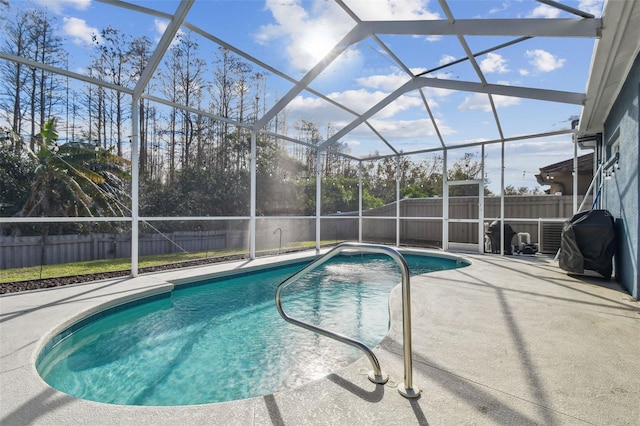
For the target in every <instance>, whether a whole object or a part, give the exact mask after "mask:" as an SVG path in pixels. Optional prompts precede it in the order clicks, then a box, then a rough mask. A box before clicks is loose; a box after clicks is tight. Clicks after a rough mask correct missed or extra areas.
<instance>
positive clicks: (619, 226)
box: [603, 55, 640, 299]
mask: <svg viewBox="0 0 640 426" xmlns="http://www.w3.org/2000/svg"><path fill="white" fill-rule="evenodd" d="M639 103H640V55H638V56H637V57H636V58H635V61H634V64H633V67H632V69H631V71H630V72H629V74H628V76H627V79H626V81H625V83H624V86H623V88H622V90H621V92H620V94H619V96H618V98H617V99H616V102H615V103H614V105H613V107H612V109H611V112H610V113H609V116H608V117H607V120H606V122H605V125H604V138H603V140H604V143H605V145H606V146H605V149H604V152H606V153H607V154H608V155H607V158H609V157H610V155H611V144H612V143H613V142H614V140H616V139H617V140H619V142H620V145H619V152H620V160H619V164H620V168H619V169H615V175H614V176H612V178H611V179H610V180H606V181H605V186H604V198H603V203H604V205H603V207H604V208H605V209H607V210H609V212H611V214H612V215H613V216H614V217H615V218H616V231H617V238H618V247H617V253H616V278H617V279H618V280H619V281H620V282H621V284H622V285H623V286H624V287H625V288H626V289H627V290H628V291H629V293H631V294H632V295H633V297H635V298H636V299H638V298H639V296H640V289H639V285H638V277H639V274H638V238H639V237H640V229H639V225H638V210H640V204H639V202H638V193H639V185H638V184H639V178H638V164H640V163H639V161H640V154H639V152H638V147H639V146H640V109H639Z"/></svg>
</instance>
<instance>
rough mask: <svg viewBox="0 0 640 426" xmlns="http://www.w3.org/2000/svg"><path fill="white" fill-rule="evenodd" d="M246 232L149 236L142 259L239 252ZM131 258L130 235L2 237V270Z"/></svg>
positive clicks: (142, 241) (144, 237)
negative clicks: (180, 254) (226, 250)
mask: <svg viewBox="0 0 640 426" xmlns="http://www.w3.org/2000/svg"><path fill="white" fill-rule="evenodd" d="M244 234H245V233H244V232H243V231H180V232H171V233H166V234H163V235H161V234H145V235H141V236H140V238H139V240H138V245H139V250H138V252H139V255H140V256H148V255H157V254H169V253H179V252H182V251H183V249H184V251H187V252H193V251H206V250H212V251H213V250H221V249H235V248H239V247H244V246H245V243H244V241H245V235H244ZM126 257H131V236H130V235H128V234H88V235H50V236H47V237H46V238H45V237H42V236H35V237H0V269H10V268H20V267H26V266H34V265H54V264H59V263H69V262H83V261H90V260H97V259H116V258H126Z"/></svg>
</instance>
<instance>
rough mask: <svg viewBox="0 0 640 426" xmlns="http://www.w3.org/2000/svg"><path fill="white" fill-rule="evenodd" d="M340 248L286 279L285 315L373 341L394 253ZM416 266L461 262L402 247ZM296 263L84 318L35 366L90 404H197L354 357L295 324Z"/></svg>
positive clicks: (270, 386) (383, 320)
mask: <svg viewBox="0 0 640 426" xmlns="http://www.w3.org/2000/svg"><path fill="white" fill-rule="evenodd" d="M366 257H367V261H366V263H363V261H362V256H361V255H358V256H339V257H336V258H334V259H332V260H331V261H329V262H328V263H326V264H325V265H323V267H321V268H319V269H317V270H315V271H314V272H312V273H311V274H310V275H308V276H307V277H305V278H303V279H301V280H300V281H298V282H296V283H294V284H292V285H291V286H289V287H287V288H286V289H285V291H284V293H283V297H282V300H283V307H284V309H285V311H287V313H289V314H290V315H293V316H295V317H298V318H300V319H302V320H304V321H307V322H311V323H313V324H317V325H320V326H321V327H325V328H328V329H331V330H333V331H337V332H340V333H342V334H345V335H347V336H350V337H353V338H356V339H358V340H360V341H362V342H364V343H365V344H367V345H368V346H370V347H373V346H375V345H377V344H378V343H379V342H380V341H381V340H382V338H383V337H384V336H385V335H386V333H387V331H388V324H389V314H388V295H389V291H390V290H391V288H393V287H394V286H395V285H397V284H398V283H399V282H400V270H399V268H398V266H397V265H396V264H395V263H394V262H393V260H391V259H390V258H387V257H383V256H377V255H366ZM405 259H406V260H407V263H408V265H409V268H410V270H411V274H412V275H416V274H422V273H425V272H430V271H434V270H443V269H453V268H456V267H460V266H465V264H460V263H456V261H455V260H450V259H444V258H437V257H427V256H418V255H405ZM303 265H304V264H296V265H290V266H284V267H278V268H271V269H266V270H262V271H258V272H251V273H243V274H240V275H236V276H231V277H224V278H220V279H213V280H210V281H207V282H206V283H202V282H199V283H194V284H192V285H184V286H180V287H176V289H175V290H174V291H172V292H171V293H167V294H166V295H164V296H162V295H161V296H156V297H153V298H150V299H148V300H144V301H143V302H137V303H134V304H128V305H121V306H119V307H117V308H112V309H110V310H108V311H106V312H102V313H101V314H99V315H95V316H93V317H90V318H87V319H86V320H84V321H83V322H81V323H80V324H77V325H76V326H75V327H73V328H72V329H70V330H67V331H65V332H63V333H61V334H59V335H58V336H56V338H54V339H52V341H51V342H50V343H49V344H48V345H47V346H46V347H45V350H43V352H42V353H41V354H40V356H39V359H38V362H37V369H38V372H39V373H40V375H41V377H42V378H43V379H44V380H45V381H46V382H47V383H48V384H49V385H51V386H52V387H54V388H56V389H58V390H60V391H62V392H65V393H68V394H70V395H73V396H76V397H78V398H84V399H88V400H93V401H100V402H106V403H112V404H127V405H190V404H203V403H210V402H221V401H229V400H235V399H243V398H249V397H254V396H260V395H267V394H270V393H273V392H275V391H277V390H281V389H285V388H292V387H296V386H300V385H302V384H304V383H307V382H310V381H312V380H315V379H318V378H320V377H323V376H325V375H327V374H329V373H330V372H332V371H335V370H336V369H338V368H340V367H343V366H345V365H347V364H350V363H352V362H353V361H355V360H356V359H358V358H359V357H361V356H362V352H360V351H358V350H356V349H354V348H352V347H350V346H347V345H344V344H340V343H338V342H336V341H334V340H332V339H329V338H326V337H322V336H318V335H317V334H315V333H311V332H309V331H307V330H303V329H301V328H299V327H295V326H293V325H291V324H289V323H286V322H285V321H284V320H282V319H281V318H280V316H279V315H278V313H277V311H276V308H275V302H274V294H275V287H276V286H277V285H278V283H280V282H281V281H283V280H284V279H285V278H287V277H288V276H290V275H291V274H293V273H295V272H297V271H298V270H300V268H301V267H302V266H303Z"/></svg>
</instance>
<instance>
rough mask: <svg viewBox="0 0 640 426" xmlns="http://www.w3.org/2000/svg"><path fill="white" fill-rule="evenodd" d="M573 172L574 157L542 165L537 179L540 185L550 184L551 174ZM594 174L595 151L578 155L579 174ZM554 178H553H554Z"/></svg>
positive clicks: (568, 173)
mask: <svg viewBox="0 0 640 426" xmlns="http://www.w3.org/2000/svg"><path fill="white" fill-rule="evenodd" d="M572 172H573V158H570V159H568V160H564V161H560V162H558V163H554V164H549V165H548V166H544V167H540V173H539V174H537V175H536V180H537V181H538V183H539V184H540V185H549V184H550V183H551V181H550V180H549V176H561V175H564V176H566V175H571V173H572ZM581 174H589V175H590V176H592V175H593V152H591V153H589V154H586V155H582V156H580V157H578V175H581ZM552 179H553V178H552Z"/></svg>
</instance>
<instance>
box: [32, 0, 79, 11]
mask: <svg viewBox="0 0 640 426" xmlns="http://www.w3.org/2000/svg"><path fill="white" fill-rule="evenodd" d="M34 1H35V2H36V3H38V4H39V5H41V6H43V7H46V8H47V9H49V10H50V11H52V12H54V13H57V14H61V13H62V11H63V9H64V8H66V7H71V8H73V9H76V10H87V9H88V8H89V6H90V5H91V0H34Z"/></svg>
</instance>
